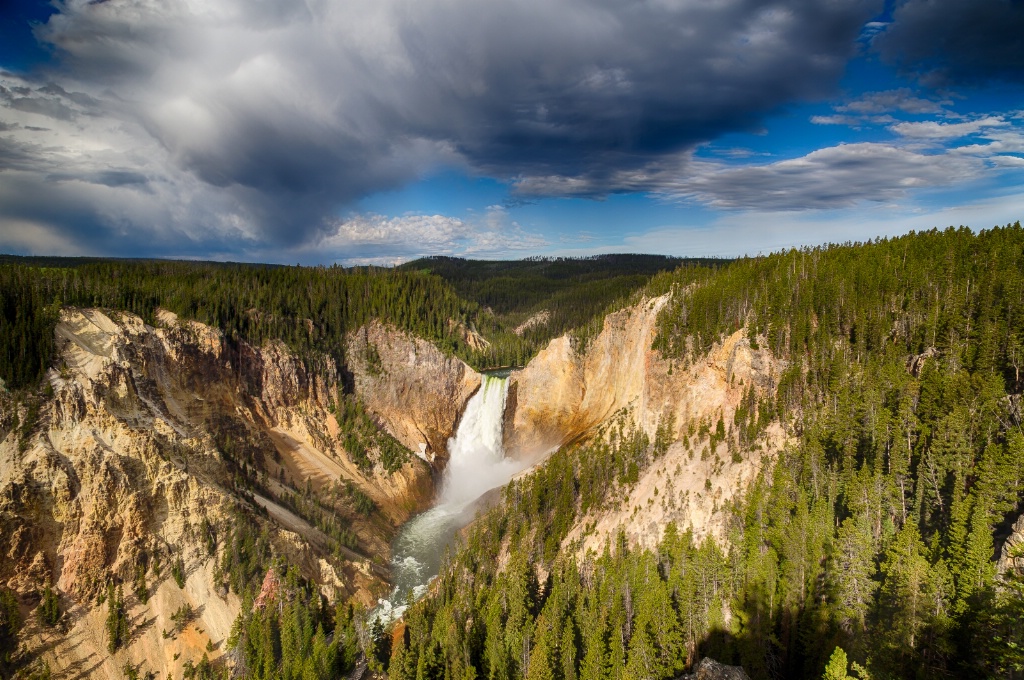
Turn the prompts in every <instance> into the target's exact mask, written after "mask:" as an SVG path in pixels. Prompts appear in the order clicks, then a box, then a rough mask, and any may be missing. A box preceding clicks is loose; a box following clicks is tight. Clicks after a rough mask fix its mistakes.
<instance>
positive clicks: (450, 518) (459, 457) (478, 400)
mask: <svg viewBox="0 0 1024 680" xmlns="http://www.w3.org/2000/svg"><path fill="white" fill-rule="evenodd" d="M507 393H508V379H507V378H506V377H504V376H501V377H499V376H493V375H485V376H483V380H482V382H481V385H480V389H479V390H477V392H476V394H474V395H473V396H472V397H471V398H470V400H469V402H468V403H467V404H466V410H465V412H464V413H463V414H462V420H460V421H459V426H458V429H457V430H456V432H455V436H454V437H452V438H451V439H450V440H448V466H447V467H446V468H445V471H444V478H443V480H442V482H441V493H440V496H439V498H438V504H437V505H435V506H434V507H433V508H431V509H430V510H427V511H426V512H424V513H422V514H420V515H417V516H416V517H414V518H413V519H411V520H410V521H408V522H407V523H406V524H405V525H404V526H403V527H402V529H401V531H400V532H399V534H398V536H397V537H396V538H395V542H394V543H393V544H392V546H391V548H392V550H391V552H392V559H391V576H392V581H393V583H394V590H392V592H391V595H390V596H389V597H388V599H386V600H384V599H382V600H381V601H380V604H379V606H378V608H377V612H376V615H377V616H379V617H381V618H382V619H384V620H392V619H395V618H397V617H399V616H401V615H402V613H403V612H404V611H405V608H406V604H407V603H408V602H409V601H410V599H412V600H415V599H418V598H419V597H420V596H421V595H423V593H425V592H426V589H427V585H428V584H429V583H430V581H431V580H432V579H433V578H434V577H435V576H437V573H438V571H439V570H440V568H441V560H442V559H443V557H444V552H445V548H447V546H448V545H449V544H450V543H451V542H452V540H453V539H454V538H455V535H456V534H457V533H458V531H459V529H461V528H462V527H464V526H466V524H468V523H469V522H470V521H471V520H472V519H473V511H474V508H473V502H474V501H476V500H477V499H478V498H480V496H482V495H483V494H484V493H486V492H487V491H490V490H491V489H494V488H496V487H499V486H501V485H503V484H505V483H506V482H507V481H508V480H510V479H511V478H512V476H513V475H514V474H516V473H517V472H519V471H520V470H522V469H523V467H524V465H523V464H521V463H519V462H517V461H512V460H508V459H506V458H505V452H504V450H503V448H502V444H501V442H502V425H503V423H504V417H505V396H506V394H507Z"/></svg>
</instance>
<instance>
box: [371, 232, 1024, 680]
mask: <svg viewBox="0 0 1024 680" xmlns="http://www.w3.org/2000/svg"><path fill="white" fill-rule="evenodd" d="M649 285H650V287H649V289H648V291H649V292H651V293H656V292H662V291H667V290H673V291H675V293H676V294H675V296H674V297H673V300H672V303H671V304H670V305H669V306H668V307H667V308H666V309H665V310H664V311H663V313H662V315H661V318H660V332H659V336H658V340H657V347H658V348H659V349H661V351H662V352H663V353H665V354H666V355H667V356H669V357H673V358H674V359H675V360H677V361H679V362H681V363H685V362H687V361H691V360H693V359H694V357H696V356H698V355H699V354H700V353H702V352H704V351H706V350H707V349H708V348H709V347H711V346H712V345H714V343H716V342H717V341H718V340H720V339H721V338H722V337H723V335H725V334H729V333H732V332H734V331H735V330H737V329H746V333H747V334H748V336H749V338H750V340H751V342H752V343H764V344H767V345H768V346H769V347H770V348H771V349H772V351H773V352H775V353H776V354H777V356H780V357H783V358H784V359H785V360H786V362H787V363H788V368H787V370H786V371H785V372H784V374H783V376H782V378H781V380H780V382H779V385H778V388H777V392H776V394H775V396H773V397H770V398H764V399H756V400H754V401H753V403H751V404H750V405H749V408H746V409H744V410H743V411H742V419H743V422H734V423H729V424H728V425H726V427H724V428H723V430H724V436H725V437H726V438H727V440H728V441H729V442H730V446H731V447H736V448H737V449H738V450H739V449H742V447H743V446H744V440H745V439H747V440H748V441H749V439H748V438H749V437H750V436H751V434H753V435H754V439H755V440H756V433H757V428H758V427H760V426H763V424H764V423H765V422H767V421H769V420H778V421H779V422H781V423H782V424H783V425H784V426H785V427H786V428H787V430H788V432H789V434H790V435H791V441H792V442H793V443H792V445H791V446H789V447H788V448H787V449H786V450H785V451H784V452H783V453H782V454H781V455H779V456H778V457H777V459H775V460H774V461H772V462H771V463H770V464H769V465H766V466H765V467H764V468H763V470H762V472H761V473H760V475H759V477H758V478H757V480H756V482H755V483H754V484H753V486H752V488H750V489H749V490H748V492H747V493H746V494H745V495H744V496H743V497H742V500H741V501H740V502H738V503H735V504H733V505H732V506H731V507H729V508H728V510H727V511H728V513H729V517H730V519H729V524H728V526H729V530H728V534H727V536H726V537H725V540H723V541H716V540H714V539H712V538H706V539H704V540H696V539H695V538H694V535H693V532H692V531H691V529H690V527H680V526H669V527H666V529H665V533H664V537H663V539H662V541H661V542H660V544H659V545H658V546H657V549H654V550H640V549H635V548H632V547H631V546H629V545H628V544H627V542H626V541H625V539H624V537H622V536H620V537H619V539H618V540H616V541H612V543H611V544H610V546H609V548H608V549H606V550H605V551H604V552H603V553H602V554H593V553H589V554H587V555H585V556H583V557H580V556H579V555H578V554H577V551H576V549H575V546H573V545H563V539H564V537H565V536H566V535H567V531H568V528H569V527H571V526H572V525H573V524H574V523H575V522H576V521H577V520H578V519H579V518H581V517H583V516H584V515H585V514H586V513H587V511H588V509H590V508H593V507H595V506H600V505H601V504H604V503H614V502H615V499H616V497H617V496H618V495H620V491H621V490H622V489H623V488H628V487H629V486H630V485H631V484H634V483H635V481H636V479H637V473H638V470H639V471H642V470H643V469H644V467H645V466H647V465H650V463H651V462H652V461H653V460H656V459H657V458H658V456H660V455H663V451H664V447H665V443H664V442H661V441H658V438H655V440H654V441H650V440H648V439H647V438H646V437H645V436H643V435H642V433H635V432H622V431H621V430H615V429H614V428H613V429H612V430H611V431H610V432H608V433H606V434H605V436H603V437H599V438H598V439H597V440H595V441H591V442H586V443H582V444H577V445H574V446H570V447H566V448H563V449H562V450H560V451H559V452H557V453H556V454H555V455H554V456H552V457H551V458H550V459H549V460H548V462H547V463H546V464H545V465H544V466H543V467H542V468H540V469H539V470H538V471H537V472H536V473H534V474H533V475H531V476H529V477H526V478H524V479H523V480H521V481H519V482H516V483H513V484H511V485H510V486H509V487H507V488H506V490H505V492H504V498H503V501H502V503H501V504H500V505H499V506H497V507H495V508H493V509H492V510H490V511H489V512H488V513H487V514H486V515H485V516H484V517H482V518H481V519H480V520H479V521H478V522H477V523H476V524H475V525H474V527H473V529H472V531H471V532H470V533H469V535H468V537H467V538H466V540H465V541H464V543H463V544H462V546H461V547H460V548H459V549H458V550H457V551H455V552H454V553H453V554H452V555H451V557H450V559H449V561H448V564H447V567H446V568H445V569H444V570H443V572H442V575H441V577H439V579H438V581H437V582H435V584H434V586H433V588H432V591H431V595H430V596H428V597H426V598H424V599H423V600H422V601H420V602H419V603H417V604H416V605H415V606H414V607H412V608H411V609H410V610H409V612H408V613H407V614H406V616H405V620H404V622H403V623H402V624H401V626H400V629H399V632H398V634H396V640H397V644H396V647H395V649H394V651H393V654H392V656H391V658H390V668H389V677H391V678H394V679H396V680H397V679H399V678H410V679H411V678H418V679H425V678H450V679H456V678H459V679H461V678H475V677H487V678H493V679H505V678H516V677H527V678H558V679H560V680H577V679H580V680H582V679H584V678H588V679H589V678H602V677H629V678H671V677H675V676H676V675H678V674H679V673H681V672H683V671H684V670H685V669H686V668H688V667H690V666H691V665H692V664H694V663H695V662H696V661H697V660H698V659H699V658H701V657H704V656H710V657H713V658H715V659H717V660H719V661H721V662H725V663H733V664H742V665H743V667H744V669H745V670H746V671H747V672H748V673H749V674H750V676H751V677H752V678H820V677H823V674H824V673H825V670H826V667H828V668H829V672H830V673H832V676H829V677H847V675H846V673H847V671H848V672H849V673H850V674H851V675H849V677H859V678H869V677H870V678H875V679H880V678H942V677H949V678H954V677H956V678H1013V677H1024V653H1022V651H1021V650H1024V601H1022V599H1021V593H1022V581H1021V577H1020V575H1018V574H1016V573H1015V572H1014V571H1013V570H1012V569H1011V570H1010V571H1009V572H1008V573H1007V574H1006V575H1005V576H1003V577H999V576H997V571H996V559H997V557H998V556H999V550H1000V548H1001V546H1002V543H1003V540H1004V539H1005V538H1006V536H1007V535H1008V533H1009V530H1010V525H1011V524H1012V522H1013V521H1014V520H1015V519H1016V518H1017V517H1018V516H1019V514H1020V512H1021V500H1022V498H1024V494H1022V491H1024V430H1022V420H1021V397H1020V392H1021V388H1022V376H1021V371H1020V369H1021V364H1022V361H1021V357H1022V347H1024V344H1022V343H1024V230H1022V229H1021V227H1020V224H1019V223H1018V224H1015V225H1011V226H1007V227H1006V228H999V229H993V230H988V231H983V232H981V233H974V232H972V231H970V230H968V229H966V228H961V229H949V230H946V231H930V232H926V233H919V234H910V235H907V236H904V237H901V238H895V239H886V240H878V241H874V242H870V243H858V244H842V245H831V246H826V247H820V248H805V249H801V250H793V251H790V252H783V253H777V254H773V255H770V256H768V257H759V258H748V259H742V260H739V261H736V262H733V263H731V264H729V265H728V266H725V267H720V268H714V269H711V268H706V267H701V266H699V265H698V266H694V265H684V266H682V267H681V268H679V269H677V270H676V271H674V272H672V273H670V274H665V275H660V276H658V277H656V279H655V280H654V281H652V282H651V284H649ZM740 413H741V412H738V418H739V417H740V416H739V414H740ZM711 436H714V435H711ZM740 453H741V455H742V451H740ZM496 557H497V559H496ZM847 662H848V663H849V665H847ZM838 666H842V675H836V674H837V673H839V672H840V671H839V669H838Z"/></svg>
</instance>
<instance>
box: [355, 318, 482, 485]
mask: <svg viewBox="0 0 1024 680" xmlns="http://www.w3.org/2000/svg"><path fill="white" fill-rule="evenodd" d="M346 357H347V364H348V368H349V370H350V371H351V374H352V381H353V385H354V389H355V393H356V394H357V395H358V396H359V398H360V399H361V400H362V402H363V403H364V404H365V405H366V407H367V409H368V410H369V411H370V412H371V413H372V414H373V415H374V416H375V417H376V418H377V420H378V421H379V422H381V423H382V424H383V425H384V426H385V427H386V428H387V429H388V431H389V432H391V434H392V435H394V436H395V438H397V439H398V440H399V441H400V442H402V444H403V445H405V447H406V448H408V449H410V450H411V451H415V452H417V453H419V454H420V455H421V456H422V457H423V458H424V459H425V460H428V461H431V462H436V463H437V465H438V466H439V467H441V466H443V464H444V462H445V461H447V459H448V449H447V444H448V439H449V438H450V437H451V436H452V434H453V433H454V432H455V427H456V425H457V424H458V420H459V416H460V414H461V413H462V411H463V410H464V409H465V406H466V402H467V401H468V400H469V398H470V397H471V396H472V395H473V393H474V392H476V390H477V388H479V387H480V374H479V373H477V372H476V371H474V370H473V369H471V368H470V367H469V366H467V365H466V364H465V363H463V362H462V361H461V360H459V359H457V358H455V357H450V356H445V355H444V354H443V353H441V351H440V350H438V349H437V348H436V347H434V346H433V345H432V344H430V343H429V342H427V341H426V340H421V339H420V338H416V337H413V336H411V335H407V334H405V333H402V332H400V331H397V330H395V329H393V328H389V327H387V326H384V325H383V324H381V323H378V322H372V323H370V324H368V325H367V326H365V327H363V328H361V329H360V330H359V331H357V332H355V333H352V334H351V335H350V336H349V339H348V344H347V347H346Z"/></svg>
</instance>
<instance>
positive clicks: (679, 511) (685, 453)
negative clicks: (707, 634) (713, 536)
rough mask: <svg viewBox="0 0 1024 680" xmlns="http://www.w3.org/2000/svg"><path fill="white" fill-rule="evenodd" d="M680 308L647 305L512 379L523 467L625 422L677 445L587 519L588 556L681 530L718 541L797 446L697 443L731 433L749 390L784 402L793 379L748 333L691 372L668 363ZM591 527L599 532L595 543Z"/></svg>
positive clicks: (773, 435)
mask: <svg viewBox="0 0 1024 680" xmlns="http://www.w3.org/2000/svg"><path fill="white" fill-rule="evenodd" d="M668 299H669V297H668V295H665V296H661V297H658V298H654V299H646V300H643V301H641V302H640V303H638V304H636V305H634V306H632V307H629V308H626V309H623V310H621V311H618V312H615V313H613V314H610V315H608V316H607V317H606V318H605V321H604V327H603V329H602V331H601V332H600V334H598V336H597V337H595V338H593V339H592V340H591V341H590V343H589V344H588V345H587V346H586V347H585V348H584V349H581V350H578V349H577V348H576V347H575V346H574V341H573V340H572V339H571V338H570V337H568V336H563V337H560V338H556V339H555V340H552V341H551V343H550V344H549V345H548V347H547V348H546V349H544V350H543V351H542V352H540V354H538V356H537V357H536V358H535V359H534V360H533V361H531V362H530V363H529V364H528V365H527V366H526V367H525V368H523V369H522V370H520V371H516V372H515V373H513V375H512V378H511V384H510V387H509V400H508V405H507V407H506V408H507V411H506V429H505V433H506V442H505V444H506V450H507V451H508V452H509V453H510V454H511V455H515V456H519V457H523V458H526V459H529V460H539V459H540V458H542V457H543V456H544V455H545V454H546V453H548V452H550V451H551V450H553V449H555V448H557V447H558V446H560V445H563V444H566V443H569V442H573V441H575V440H579V439H585V438H588V437H594V436H600V433H601V432H602V431H604V430H606V429H607V428H606V426H607V425H608V424H609V423H611V422H612V421H613V420H614V421H615V422H617V423H619V424H621V425H622V426H623V427H624V428H626V429H630V428H636V429H640V430H642V431H644V432H645V433H646V434H647V435H648V436H649V437H650V438H651V439H652V440H653V439H654V438H655V437H656V436H657V434H658V430H659V428H662V429H663V432H662V436H663V437H667V438H668V441H669V442H670V446H669V449H668V454H667V455H666V456H664V457H663V458H661V459H660V460H659V461H658V462H657V464H655V465H652V466H651V467H650V468H649V469H648V470H647V471H646V473H645V474H644V475H643V476H642V477H641V479H640V481H639V483H638V484H636V485H635V486H634V487H633V489H632V491H631V492H630V495H629V497H628V498H627V499H624V502H622V503H621V504H620V506H619V507H618V509H615V510H611V511H608V512H605V513H603V514H601V515H600V516H588V517H586V518H584V521H583V522H581V523H580V524H579V526H577V528H576V529H575V530H574V531H573V532H571V533H570V535H569V538H567V539H566V540H567V542H570V541H573V540H576V539H581V538H583V537H584V534H586V538H585V540H584V547H585V548H593V549H596V550H600V549H601V546H602V545H603V544H604V543H605V541H606V540H607V539H608V537H609V536H612V535H614V533H615V532H617V531H618V530H619V529H623V530H625V531H626V534H627V536H628V537H629V538H630V539H631V540H632V541H633V542H634V543H639V544H643V545H648V546H652V545H654V544H655V543H656V542H657V541H658V540H659V539H660V536H661V532H662V531H663V530H664V527H665V525H666V524H667V523H668V522H669V521H676V522H677V523H679V525H680V526H681V527H686V526H687V525H691V526H692V527H693V528H694V530H695V532H696V534H697V536H701V535H703V534H705V533H707V532H712V533H718V532H719V530H720V529H721V528H722V527H721V526H720V525H719V524H716V519H717V517H716V514H717V512H718V510H719V509H720V508H721V507H722V506H723V504H724V503H725V501H727V500H728V499H730V498H732V497H733V496H734V495H735V494H737V493H739V492H741V491H742V489H743V488H744V487H745V485H746V483H747V482H749V480H750V479H751V478H752V477H753V476H754V475H756V473H757V471H758V470H759V469H760V465H761V459H762V457H763V456H764V454H765V453H771V452H773V451H775V450H778V448H780V447H781V446H782V444H783V442H784V441H785V435H784V433H783V432H782V430H781V428H780V427H779V426H778V425H777V424H776V425H774V426H772V427H771V428H769V430H768V432H767V433H766V435H767V436H766V438H765V442H764V443H765V447H763V448H761V449H759V450H757V451H749V452H734V451H730V449H729V443H728V442H727V441H723V442H720V443H719V444H718V446H717V447H716V449H715V450H710V446H709V445H710V441H709V438H708V437H704V438H703V439H701V438H700V437H698V436H697V435H695V434H694V433H695V432H697V431H698V430H699V429H700V428H701V426H704V427H707V428H709V429H714V427H715V425H716V423H717V422H718V421H719V420H722V421H723V422H724V423H731V422H732V418H733V415H734V414H735V412H736V409H737V407H738V406H739V405H740V403H741V401H742V400H743V398H744V395H745V394H747V393H748V391H749V390H754V391H755V392H756V393H757V394H759V395H765V394H771V393H774V390H775V383H776V380H777V377H778V375H779V372H780V369H781V367H780V365H779V362H778V361H777V360H775V359H774V357H772V355H771V354H770V353H769V352H768V351H767V350H764V349H755V348H753V347H752V346H751V344H750V342H749V340H748V339H747V338H746V336H745V333H744V331H742V330H741V331H737V332H736V333H734V334H732V335H731V336H729V337H727V338H725V339H724V341H722V342H720V343H719V344H718V345H716V346H715V347H713V348H712V350H711V351H710V352H709V353H708V354H707V355H705V356H700V357H696V358H693V359H692V360H691V361H690V362H689V363H688V364H687V365H685V366H684V365H683V364H682V362H676V361H673V360H669V359H666V358H664V357H662V356H661V354H660V353H659V352H658V351H656V350H654V349H652V344H653V341H654V337H655V333H656V330H657V317H658V313H659V312H660V311H661V309H662V308H663V306H664V305H665V304H666V303H667V302H668ZM702 449H706V450H703V451H702ZM697 452H702V453H701V455H699V456H698V455H695V454H696V453H697ZM734 453H735V454H736V455H733V454H734ZM638 509H643V512H638V511H637V510H638ZM587 525H591V526H592V527H594V528H595V530H591V531H584V527H585V526H587Z"/></svg>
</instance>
